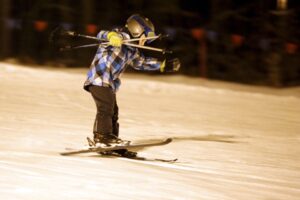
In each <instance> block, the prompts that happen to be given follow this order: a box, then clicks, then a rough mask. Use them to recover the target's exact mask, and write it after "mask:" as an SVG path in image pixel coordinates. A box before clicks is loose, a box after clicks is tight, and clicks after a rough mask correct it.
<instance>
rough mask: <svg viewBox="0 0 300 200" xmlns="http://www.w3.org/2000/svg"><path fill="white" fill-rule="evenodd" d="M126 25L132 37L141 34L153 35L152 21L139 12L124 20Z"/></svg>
mask: <svg viewBox="0 0 300 200" xmlns="http://www.w3.org/2000/svg"><path fill="white" fill-rule="evenodd" d="M126 27H127V29H128V30H129V32H130V34H131V35H132V37H135V38H137V37H141V36H142V34H145V36H146V37H147V36H150V35H155V34H154V25H153V24H152V22H151V21H150V20H149V19H148V18H146V17H143V16H141V15H139V14H134V15H131V16H130V17H129V18H128V19H127V22H126Z"/></svg>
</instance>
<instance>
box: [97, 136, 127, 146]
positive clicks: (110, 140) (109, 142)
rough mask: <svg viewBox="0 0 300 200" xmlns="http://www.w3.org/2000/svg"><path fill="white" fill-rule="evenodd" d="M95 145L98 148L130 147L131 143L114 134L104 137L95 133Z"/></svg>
mask: <svg viewBox="0 0 300 200" xmlns="http://www.w3.org/2000/svg"><path fill="white" fill-rule="evenodd" d="M94 143H95V146H96V147H97V146H99V147H113V146H126V145H129V144H130V141H128V140H122V139H120V138H118V137H117V136H115V135H113V134H107V135H102V134H96V133H94Z"/></svg>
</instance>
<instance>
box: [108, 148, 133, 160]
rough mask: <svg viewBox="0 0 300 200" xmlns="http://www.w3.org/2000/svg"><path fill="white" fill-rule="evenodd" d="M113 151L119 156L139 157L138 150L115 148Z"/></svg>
mask: <svg viewBox="0 0 300 200" xmlns="http://www.w3.org/2000/svg"><path fill="white" fill-rule="evenodd" d="M113 152H115V153H117V154H118V155H119V156H121V157H125V158H135V157H137V152H134V151H129V150H127V149H119V150H114V151H113Z"/></svg>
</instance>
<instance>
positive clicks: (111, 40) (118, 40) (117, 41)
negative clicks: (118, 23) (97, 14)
mask: <svg viewBox="0 0 300 200" xmlns="http://www.w3.org/2000/svg"><path fill="white" fill-rule="evenodd" d="M107 39H108V44H109V45H111V46H114V47H120V46H121V45H122V43H123V39H122V37H121V36H120V35H119V34H118V33H116V32H114V31H111V32H109V33H108V34H107Z"/></svg>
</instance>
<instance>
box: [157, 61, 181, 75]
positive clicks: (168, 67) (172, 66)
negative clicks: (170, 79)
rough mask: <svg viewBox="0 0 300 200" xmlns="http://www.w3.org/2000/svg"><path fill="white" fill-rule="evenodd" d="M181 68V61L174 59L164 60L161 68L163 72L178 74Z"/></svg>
mask: <svg viewBox="0 0 300 200" xmlns="http://www.w3.org/2000/svg"><path fill="white" fill-rule="evenodd" d="M179 68H180V60H179V59H178V58H174V59H171V60H168V61H167V60H164V61H163V62H162V64H161V66H160V71H161V72H177V71H178V70H179Z"/></svg>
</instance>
